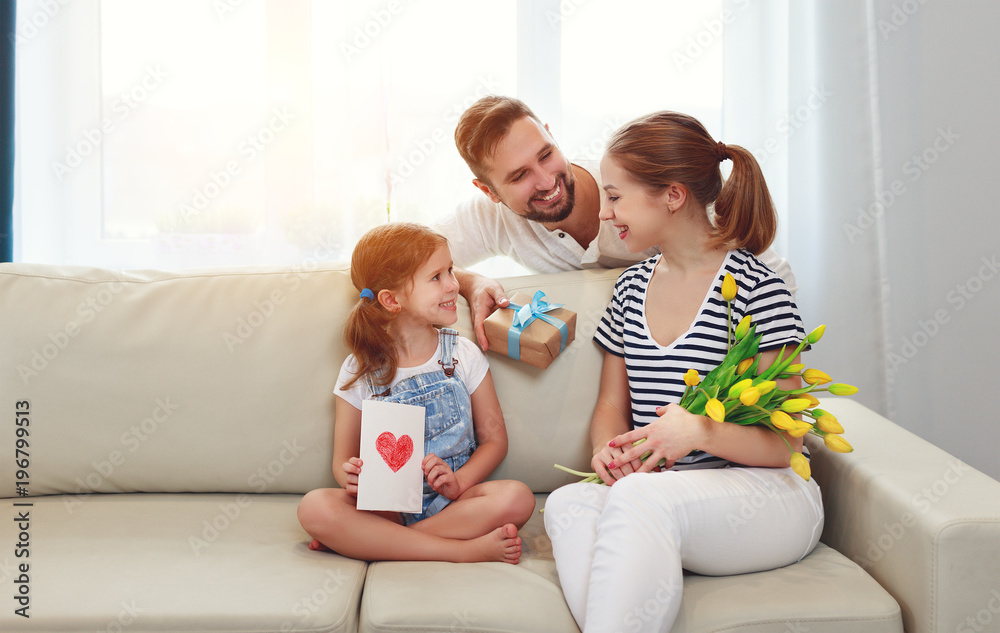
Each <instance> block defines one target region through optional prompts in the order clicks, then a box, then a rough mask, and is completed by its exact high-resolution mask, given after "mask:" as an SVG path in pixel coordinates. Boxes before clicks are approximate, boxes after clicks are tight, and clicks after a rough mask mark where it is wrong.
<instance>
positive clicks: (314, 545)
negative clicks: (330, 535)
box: [309, 539, 330, 552]
mask: <svg viewBox="0 0 1000 633" xmlns="http://www.w3.org/2000/svg"><path fill="white" fill-rule="evenodd" d="M309 549H311V550H313V551H315V552H329V551H330V548H329V547H327V546H326V545H323V544H322V543H320V542H319V541H317V540H316V539H313V540H312V542H311V543H309Z"/></svg>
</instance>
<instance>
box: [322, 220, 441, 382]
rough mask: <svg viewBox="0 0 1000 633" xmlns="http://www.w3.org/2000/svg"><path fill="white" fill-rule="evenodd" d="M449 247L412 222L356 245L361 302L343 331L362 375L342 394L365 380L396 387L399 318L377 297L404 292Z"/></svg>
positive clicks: (375, 232)
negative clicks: (438, 252) (396, 324)
mask: <svg viewBox="0 0 1000 633" xmlns="http://www.w3.org/2000/svg"><path fill="white" fill-rule="evenodd" d="M447 244H448V240H447V239H445V237H444V236H443V235H441V234H440V233H437V232H436V231H433V230H431V229H429V228H427V227H426V226H423V225H420V224H414V223H411V222H392V223H389V224H382V225H380V226H377V227H375V228H374V229H371V230H370V231H368V232H367V233H365V234H364V235H363V236H361V239H360V240H358V243H357V245H356V246H355V247H354V253H353V254H352V255H351V281H352V282H353V283H354V287H355V288H357V290H358V293H359V294H358V302H357V303H356V304H355V306H354V308H353V309H352V310H351V313H350V314H349V315H348V317H347V324H346V326H345V327H344V341H345V342H346V343H347V347H348V348H349V349H350V350H351V353H352V354H354V360H355V361H356V362H357V365H358V373H357V374H355V375H354V377H352V378H351V379H350V380H349V381H347V383H345V384H344V386H343V387H342V388H343V389H345V390H346V389H350V388H351V387H352V386H353V385H354V384H355V383H356V382H357V381H359V380H362V379H367V380H370V381H371V382H372V384H374V385H376V386H379V387H385V386H388V385H389V383H391V382H392V379H393V377H395V375H396V370H397V369H398V368H399V355H398V354H397V352H396V343H395V340H394V339H393V337H392V332H391V330H390V325H391V324H392V321H393V319H394V318H395V316H396V313H393V312H390V311H389V310H388V309H386V307H385V306H383V305H382V304H381V303H380V302H379V293H380V292H381V291H382V290H389V291H392V292H400V291H403V290H404V289H405V287H406V285H407V284H409V283H412V281H413V276H414V275H415V274H416V272H417V270H419V269H420V266H422V265H423V264H424V263H426V262H427V260H428V259H430V257H431V255H433V254H434V251H436V250H437V249H439V248H441V247H442V246H446V245H447Z"/></svg>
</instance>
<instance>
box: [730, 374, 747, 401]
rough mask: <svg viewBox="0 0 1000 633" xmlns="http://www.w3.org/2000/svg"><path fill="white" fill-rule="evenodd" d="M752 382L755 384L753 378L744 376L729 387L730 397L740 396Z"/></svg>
mask: <svg viewBox="0 0 1000 633" xmlns="http://www.w3.org/2000/svg"><path fill="white" fill-rule="evenodd" d="M751 384H753V379H751V378H744V379H743V380H741V381H739V382H738V383H736V384H734V385H733V386H732V387H730V388H729V397H730V398H739V397H740V394H741V393H743V390H744V389H746V388H747V387H749V386H750V385H751Z"/></svg>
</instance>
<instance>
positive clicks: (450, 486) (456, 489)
mask: <svg viewBox="0 0 1000 633" xmlns="http://www.w3.org/2000/svg"><path fill="white" fill-rule="evenodd" d="M421 466H422V467H423V469H424V478H425V479H426V480H427V483H428V484H430V486H431V488H432V489H433V490H434V492H436V493H438V494H440V495H444V496H445V497H447V498H449V499H451V500H452V501H454V500H455V499H457V498H458V496H459V495H460V494H462V486H461V484H459V483H458V477H456V476H455V471H453V470H452V469H451V467H450V466H448V464H447V463H445V461H444V460H443V459H441V458H440V457H438V456H437V455H435V454H434V453H428V454H427V456H426V457H424V461H423V462H422V463H421Z"/></svg>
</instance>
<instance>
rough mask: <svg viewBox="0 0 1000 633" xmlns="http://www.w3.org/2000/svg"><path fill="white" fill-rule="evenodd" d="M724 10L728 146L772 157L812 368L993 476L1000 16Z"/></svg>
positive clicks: (972, 8) (850, 9)
mask: <svg viewBox="0 0 1000 633" xmlns="http://www.w3.org/2000/svg"><path fill="white" fill-rule="evenodd" d="M728 6H729V8H730V9H731V10H732V11H734V13H735V12H737V11H742V13H738V14H737V15H742V16H745V19H738V20H734V21H733V23H732V25H731V28H730V30H729V31H728V32H727V38H726V54H725V60H726V61H725V69H726V74H727V76H730V75H732V74H734V73H736V74H740V75H741V76H743V78H744V81H743V82H742V83H740V84H738V85H737V84H732V83H728V84H727V88H729V87H732V88H733V90H732V91H727V94H726V98H725V106H724V117H723V120H724V126H725V134H724V140H726V141H727V142H735V143H740V142H741V140H743V141H744V143H746V144H748V146H752V147H753V148H755V149H756V148H765V147H769V148H771V149H770V150H767V151H765V152H764V155H765V158H766V160H765V161H764V169H765V172H766V174H767V177H768V181H769V183H770V184H772V187H773V188H775V189H776V192H775V198H776V201H777V202H778V204H779V207H781V219H782V224H783V226H784V228H783V231H782V236H781V237H782V240H781V242H780V243H779V248H780V249H783V252H784V253H785V254H786V256H787V257H788V258H789V260H790V262H791V264H792V266H793V269H794V270H795V272H796V275H797V277H798V281H799V288H800V289H799V292H798V297H797V298H798V303H799V306H800V308H801V310H802V314H803V318H804V319H805V321H806V327H807V329H808V328H810V327H814V326H816V325H818V324H820V323H826V324H827V325H828V329H827V334H826V337H825V338H824V339H823V340H822V341H821V342H820V343H819V344H818V345H817V346H816V348H815V350H814V351H813V352H811V353H810V354H808V358H807V360H808V362H809V364H812V365H815V366H817V367H820V368H823V369H825V370H826V371H827V372H828V373H830V374H831V375H832V376H833V377H834V378H835V379H838V380H841V381H843V382H849V383H854V384H856V385H858V386H859V387H860V388H861V391H860V392H859V393H858V394H857V395H856V396H854V398H856V399H858V400H860V401H861V402H863V403H865V404H867V405H868V406H870V407H872V408H874V409H876V410H878V411H879V412H881V413H883V414H884V415H886V416H888V417H890V418H891V419H893V420H894V421H896V422H897V423H899V424H901V425H902V426H904V427H905V428H907V429H909V430H911V431H913V432H914V433H916V434H918V435H920V436H922V437H924V438H925V439H927V440H929V441H931V442H933V443H935V444H937V445H939V446H941V447H943V448H945V449H946V450H948V451H950V452H952V453H953V454H955V455H956V456H958V457H959V458H960V459H962V460H964V461H965V462H967V463H969V464H971V465H972V466H974V467H976V468H978V469H980V470H983V471H985V472H986V473H987V474H990V475H992V476H994V477H1000V465H998V463H997V461H996V458H995V455H996V447H997V446H998V445H1000V427H998V425H997V424H995V422H994V419H995V417H996V415H995V413H994V411H995V407H994V406H993V399H992V398H991V396H992V394H993V393H994V392H995V390H996V387H995V381H996V377H997V375H998V374H1000V371H998V370H1000V361H998V356H1000V354H998V353H1000V328H998V327H997V320H996V314H997V311H998V309H1000V261H998V255H1000V239H998V237H1000V216H998V214H996V213H995V212H994V211H993V206H994V205H993V195H992V188H993V187H992V184H993V181H994V180H995V176H994V174H993V173H992V172H993V171H995V158H996V149H995V147H996V140H997V139H998V138H1000V122H998V119H997V116H996V107H995V103H996V101H997V99H998V98H1000V81H998V75H997V72H996V68H997V63H998V61H1000V40H998V38H997V37H996V33H995V25H996V24H997V23H998V20H1000V4H998V3H996V2H993V1H992V0H961V1H956V2H949V3H940V2H938V3H934V2H923V1H920V0H848V1H845V2H836V3H833V2H822V1H820V0H811V1H794V2H781V1H770V2H761V3H745V2H735V1H734V2H731V3H730V4H729V5H728ZM745 139H749V140H745ZM844 425H845V427H846V428H847V435H846V436H847V437H848V438H849V437H850V421H849V420H847V421H844ZM884 450H886V451H892V450H893V447H891V446H887V447H884Z"/></svg>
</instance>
